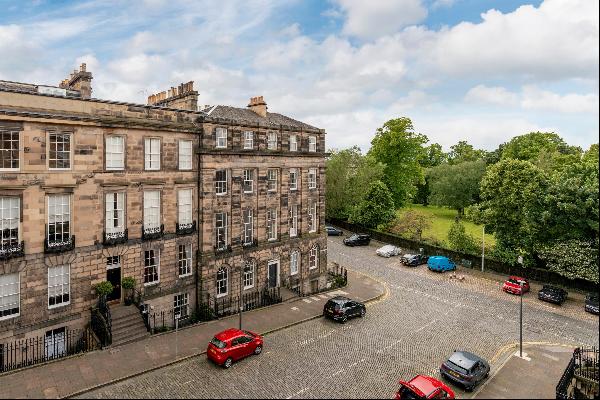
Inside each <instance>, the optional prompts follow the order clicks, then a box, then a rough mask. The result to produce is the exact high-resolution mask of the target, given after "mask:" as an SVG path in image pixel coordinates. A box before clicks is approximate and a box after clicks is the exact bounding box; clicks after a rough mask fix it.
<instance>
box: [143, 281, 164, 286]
mask: <svg viewBox="0 0 600 400" xmlns="http://www.w3.org/2000/svg"><path fill="white" fill-rule="evenodd" d="M158 284H160V281H156V282H149V283H144V287H148V286H156V285H158Z"/></svg>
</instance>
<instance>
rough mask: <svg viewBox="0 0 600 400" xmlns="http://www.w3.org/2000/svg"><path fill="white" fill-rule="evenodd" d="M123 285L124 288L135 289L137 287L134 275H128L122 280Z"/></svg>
mask: <svg viewBox="0 0 600 400" xmlns="http://www.w3.org/2000/svg"><path fill="white" fill-rule="evenodd" d="M121 287H122V288H123V289H133V288H134V287H135V278H134V277H132V276H126V277H124V278H123V280H122V281H121Z"/></svg>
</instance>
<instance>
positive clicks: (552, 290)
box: [538, 285, 569, 305]
mask: <svg viewBox="0 0 600 400" xmlns="http://www.w3.org/2000/svg"><path fill="white" fill-rule="evenodd" d="M568 295H569V293H567V291H566V290H564V289H561V288H559V287H556V286H550V285H544V286H543V287H542V289H541V290H540V291H539V292H538V299H540V300H542V301H547V302H548V303H554V304H558V305H561V304H562V303H564V302H565V300H566V299H567V296H568Z"/></svg>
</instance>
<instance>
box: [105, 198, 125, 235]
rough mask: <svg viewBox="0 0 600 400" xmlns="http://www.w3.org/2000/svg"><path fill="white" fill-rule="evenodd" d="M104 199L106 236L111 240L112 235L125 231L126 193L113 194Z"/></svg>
mask: <svg viewBox="0 0 600 400" xmlns="http://www.w3.org/2000/svg"><path fill="white" fill-rule="evenodd" d="M104 197H105V204H104V208H105V216H106V220H105V225H106V234H107V237H108V238H110V235H111V234H112V235H114V234H117V233H122V232H124V231H125V193H124V192H111V193H106V195H105V196H104Z"/></svg>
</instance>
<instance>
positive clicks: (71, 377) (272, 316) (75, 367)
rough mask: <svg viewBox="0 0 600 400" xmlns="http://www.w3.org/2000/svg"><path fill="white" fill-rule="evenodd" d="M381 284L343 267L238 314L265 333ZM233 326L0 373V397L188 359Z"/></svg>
mask: <svg viewBox="0 0 600 400" xmlns="http://www.w3.org/2000/svg"><path fill="white" fill-rule="evenodd" d="M385 293H386V288H385V286H384V285H383V284H382V283H381V282H379V281H377V280H375V279H373V278H371V277H369V276H367V275H365V274H362V273H358V272H354V271H352V270H348V285H347V286H346V287H345V288H341V289H337V290H334V291H330V292H325V293H321V294H318V295H315V296H310V297H303V298H296V299H293V300H290V301H288V302H285V303H281V304H277V305H274V306H270V307H266V308H262V309H256V310H252V311H248V312H245V313H243V327H244V329H248V330H251V331H254V332H257V333H260V334H263V335H264V334H268V333H272V332H276V331H279V330H282V329H284V328H287V327H291V326H294V325H297V324H299V323H302V322H305V321H309V320H311V319H315V318H318V317H320V316H322V313H323V305H324V303H325V302H326V301H327V299H328V298H330V297H333V296H335V295H338V294H342V295H346V296H348V297H351V298H353V299H356V300H359V301H363V302H368V301H372V300H376V299H379V298H381V297H383V296H384V295H385ZM237 326H238V316H237V315H234V316H231V317H227V318H222V319H219V320H215V321H209V322H205V323H201V324H197V325H193V326H190V327H187V328H184V329H181V330H179V331H178V332H177V333H175V332H168V333H164V334H159V335H154V336H151V337H149V338H147V339H144V340H141V341H138V342H133V343H129V344H126V345H123V346H119V347H115V348H109V349H105V350H102V351H94V352H91V353H86V354H83V355H79V356H75V357H70V358H66V359H62V360H58V361H56V362H52V363H48V364H42V365H38V366H35V367H31V368H28V369H23V370H18V371H14V372H9V373H4V374H2V375H0V398H63V397H71V396H76V395H81V394H84V393H86V392H88V391H90V390H92V389H98V388H100V387H102V386H105V385H108V384H115V383H117V382H119V381H121V380H124V379H131V378H133V377H135V376H139V375H142V374H146V373H148V372H150V371H153V370H156V369H159V368H163V367H166V366H168V365H172V364H175V363H179V362H182V361H184V360H187V359H191V358H193V357H195V356H198V355H200V354H203V353H205V352H206V346H207V343H208V342H209V341H210V339H212V337H213V335H214V334H215V333H217V332H220V331H222V330H225V329H227V328H231V327H237Z"/></svg>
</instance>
